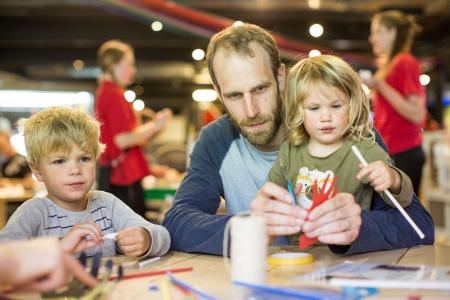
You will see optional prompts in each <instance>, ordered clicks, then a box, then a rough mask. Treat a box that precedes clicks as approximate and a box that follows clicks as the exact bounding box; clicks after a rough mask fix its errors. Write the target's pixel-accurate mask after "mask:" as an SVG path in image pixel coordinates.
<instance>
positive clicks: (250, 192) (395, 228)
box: [163, 24, 434, 255]
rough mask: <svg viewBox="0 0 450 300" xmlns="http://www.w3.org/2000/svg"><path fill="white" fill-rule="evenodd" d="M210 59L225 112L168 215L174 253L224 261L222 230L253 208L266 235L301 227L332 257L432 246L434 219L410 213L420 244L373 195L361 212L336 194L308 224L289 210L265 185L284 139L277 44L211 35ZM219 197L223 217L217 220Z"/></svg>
mask: <svg viewBox="0 0 450 300" xmlns="http://www.w3.org/2000/svg"><path fill="white" fill-rule="evenodd" d="M207 53H208V54H207V58H206V59H207V62H208V68H209V72H210V75H211V78H212V81H213V84H214V87H215V89H216V90H217V92H218V94H219V98H220V100H221V101H222V103H223V105H224V107H225V108H226V110H227V115H226V116H224V117H222V118H221V119H219V120H217V121H215V122H214V123H212V124H210V125H209V126H207V127H205V128H203V129H202V131H201V133H200V136H199V138H198V141H197V143H196V145H195V147H194V150H193V152H192V154H191V163H190V166H189V169H188V173H187V175H186V177H185V178H184V180H183V182H182V184H181V186H180V188H179V189H178V191H177V194H176V196H175V200H174V202H173V206H172V208H171V209H170V210H169V211H168V212H167V214H166V216H165V218H164V221H163V226H165V227H166V228H167V229H168V230H169V232H170V235H171V237H172V245H171V247H172V249H173V250H179V251H187V252H201V253H209V254H219V255H221V254H222V240H223V236H224V228H225V224H226V223H227V221H228V220H229V219H230V218H231V217H232V216H233V215H234V214H236V213H240V212H245V211H250V210H252V211H253V212H255V213H258V214H260V215H262V216H264V217H265V219H266V223H267V225H268V233H269V235H270V237H277V236H284V235H288V234H295V233H298V232H299V231H300V230H301V231H303V232H304V233H305V234H307V235H308V236H316V237H318V238H319V239H320V240H321V241H322V242H325V243H328V244H330V249H331V250H332V251H333V252H334V253H338V254H350V253H356V252H362V251H375V250H381V249H393V248H402V247H410V246H412V245H416V244H420V243H425V244H429V243H433V241H434V226H433V222H432V220H431V218H430V216H429V215H428V213H427V212H426V211H425V209H424V208H423V207H422V206H421V204H420V203H419V202H418V200H417V199H414V201H413V203H412V204H411V206H410V207H408V209H407V211H408V213H409V214H410V215H411V217H412V218H413V219H414V220H415V221H416V222H417V223H418V225H419V227H421V229H422V230H423V231H424V232H425V234H426V236H427V238H426V240H424V241H422V240H420V239H419V238H418V237H417V235H416V234H415V232H414V230H412V229H411V228H410V226H409V224H408V223H406V221H404V220H403V219H402V217H401V216H400V213H399V212H398V211H397V210H396V209H393V208H390V207H389V206H388V205H387V204H385V202H384V201H383V200H382V198H381V197H380V196H379V195H378V194H376V195H375V196H374V198H373V201H372V202H373V205H372V207H371V211H367V212H366V211H364V212H361V208H360V207H359V205H358V204H357V203H356V202H355V199H354V198H353V196H352V195H351V194H346V193H339V194H337V195H336V196H335V197H333V198H332V199H329V200H328V201H326V202H325V203H324V204H322V205H320V206H318V207H317V208H316V209H315V210H313V212H314V214H315V215H316V216H315V217H316V218H315V220H314V221H313V222H311V221H308V222H305V219H306V217H307V211H306V210H305V209H303V208H301V207H298V206H293V205H292V200H291V198H290V195H289V193H288V191H286V190H285V189H284V188H281V187H278V186H276V185H274V184H272V183H267V175H268V173H269V170H270V168H271V166H272V164H273V163H274V161H275V159H276V157H277V153H278V150H279V148H280V146H281V144H282V143H283V141H284V140H285V139H286V138H287V132H286V128H285V126H284V125H283V122H282V118H283V115H284V113H283V112H282V102H281V98H280V95H281V94H282V92H283V89H284V80H285V66H284V65H283V64H282V63H281V60H280V55H279V51H278V49H277V47H276V44H275V41H274V39H273V38H272V37H271V36H270V34H268V33H267V32H266V31H265V30H264V29H262V28H260V27H258V26H255V25H250V24H244V25H239V26H232V27H229V28H226V29H224V30H223V31H221V32H219V33H217V34H216V35H214V37H212V39H211V41H210V43H209V45H208V51H207ZM221 197H223V198H224V199H225V202H226V208H227V214H226V215H217V214H216V212H217V209H218V208H219V204H220V201H221ZM303 225H305V226H303Z"/></svg>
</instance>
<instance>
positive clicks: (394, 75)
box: [365, 10, 427, 194]
mask: <svg viewBox="0 0 450 300" xmlns="http://www.w3.org/2000/svg"><path fill="white" fill-rule="evenodd" d="M418 30H419V26H418V25H417V23H416V22H415V20H414V17H413V16H411V15H407V14H405V13H402V12H400V11H394V10H390V11H384V12H381V13H378V14H376V15H374V16H373V18H372V24H371V27H370V37H369V41H370V43H371V44H372V49H373V52H374V54H375V56H376V57H377V61H378V63H379V69H378V71H377V72H376V74H375V76H373V77H372V78H371V79H368V80H366V81H365V83H366V84H367V86H368V87H369V88H371V89H372V90H373V91H374V102H373V104H374V124H375V128H376V129H377V130H378V131H379V132H380V134H381V136H382V137H383V139H384V141H385V142H386V144H387V146H388V150H389V154H390V155H391V156H392V158H393V160H394V162H395V165H396V166H397V167H398V168H399V169H401V170H403V171H404V172H405V173H406V174H407V175H408V176H409V177H410V178H411V181H412V183H413V187H414V192H415V193H416V194H419V187H420V181H421V177H422V167H423V165H424V162H425V156H424V153H423V150H422V136H421V131H422V126H423V125H424V121H425V119H426V114H427V109H426V99H425V92H424V88H423V87H422V85H421V84H420V81H419V76H420V67H419V63H418V61H417V60H416V58H415V57H414V56H413V55H412V54H411V45H412V42H413V38H414V35H415V34H416V33H417V32H418Z"/></svg>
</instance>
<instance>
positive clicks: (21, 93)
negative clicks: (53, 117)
mask: <svg viewBox="0 0 450 300" xmlns="http://www.w3.org/2000/svg"><path fill="white" fill-rule="evenodd" d="M92 99H93V97H92V95H91V94H90V93H88V92H60V91H58V92H56V91H55V92H48V91H33V90H1V91H0V107H2V108H7V107H10V108H44V107H49V106H59V105H63V106H64V105H66V106H74V105H75V106H77V105H78V106H79V105H81V106H83V107H86V106H88V105H89V104H90V102H91V101H92Z"/></svg>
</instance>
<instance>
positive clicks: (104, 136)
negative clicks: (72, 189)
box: [95, 40, 172, 216]
mask: <svg viewBox="0 0 450 300" xmlns="http://www.w3.org/2000/svg"><path fill="white" fill-rule="evenodd" d="M97 56H98V57H97V59H98V64H99V65H100V67H101V69H102V74H101V76H100V78H99V85H100V86H99V87H98V89H97V93H96V102H95V114H96V117H97V119H98V120H99V121H100V122H101V123H102V127H101V138H100V140H101V142H102V143H104V144H105V145H106V150H105V152H104V153H103V154H102V156H101V157H100V166H101V168H100V174H99V178H100V180H99V182H100V183H101V184H100V186H99V189H102V190H107V191H108V192H110V193H112V194H114V195H115V196H117V197H118V198H119V199H121V200H122V201H124V202H125V203H127V205H128V206H129V207H131V208H132V209H133V210H134V211H135V212H136V213H138V214H140V215H141V216H144V215H145V203H144V192H143V189H142V186H141V179H142V178H144V177H145V176H147V175H148V174H150V168H149V163H148V162H147V160H146V158H145V156H144V152H143V149H142V147H143V146H145V145H146V144H148V143H149V142H150V140H151V138H152V137H153V136H154V135H155V134H157V133H158V132H160V131H161V130H162V129H163V127H164V125H165V123H166V121H167V120H168V119H169V118H170V117H171V116H172V112H171V111H170V110H168V109H165V110H162V111H160V112H158V113H157V114H156V115H155V118H154V120H153V121H151V122H147V123H144V124H140V122H139V120H138V118H137V116H136V114H135V112H134V111H133V108H132V106H131V103H129V102H127V101H126V99H125V96H124V88H126V87H127V86H128V85H129V84H131V83H132V82H133V80H134V75H135V73H136V68H135V58H134V51H133V48H132V47H131V46H130V45H128V44H125V43H123V42H121V41H118V40H111V41H108V42H105V43H104V44H103V45H102V46H101V47H100V48H99V50H98V53H97ZM107 166H111V167H112V168H111V169H110V172H108V171H106V170H107V168H105V167H107ZM104 182H107V183H109V184H102V183H104Z"/></svg>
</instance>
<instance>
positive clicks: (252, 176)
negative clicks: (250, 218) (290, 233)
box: [219, 135, 278, 214]
mask: <svg viewBox="0 0 450 300" xmlns="http://www.w3.org/2000/svg"><path fill="white" fill-rule="evenodd" d="M277 154H278V149H277V150H276V151H273V152H263V151H259V150H258V149H256V148H255V147H254V146H253V145H251V144H250V143H249V142H248V141H247V140H246V139H245V138H243V136H242V135H240V136H239V139H235V140H234V141H233V142H232V143H231V145H230V149H229V150H228V152H227V154H226V156H225V157H224V159H223V161H222V165H221V168H220V171H219V173H220V176H221V177H222V182H223V188H224V198H225V202H226V206H227V213H228V214H237V213H240V212H244V211H249V210H250V203H251V202H252V200H253V199H254V198H255V196H256V193H257V192H258V190H259V189H260V188H261V186H262V185H263V184H264V183H266V182H267V171H268V170H270V167H271V166H272V165H273V163H274V162H275V159H276V158H277Z"/></svg>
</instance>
